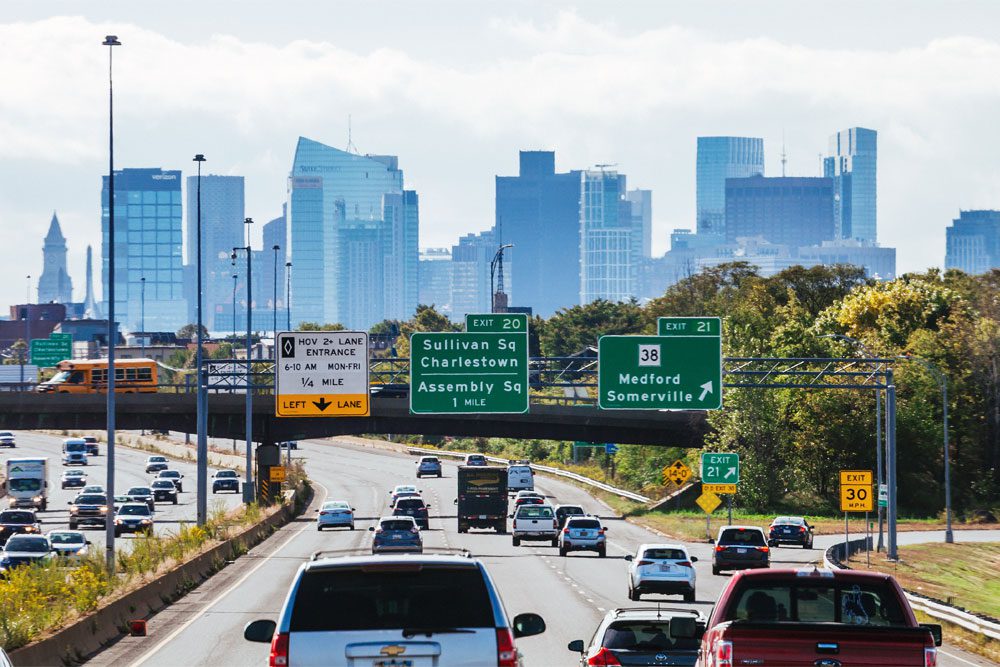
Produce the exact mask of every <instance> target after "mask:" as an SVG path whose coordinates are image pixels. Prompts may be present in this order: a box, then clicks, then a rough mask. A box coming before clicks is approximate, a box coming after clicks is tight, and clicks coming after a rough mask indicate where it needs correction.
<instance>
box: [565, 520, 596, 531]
mask: <svg viewBox="0 0 1000 667" xmlns="http://www.w3.org/2000/svg"><path fill="white" fill-rule="evenodd" d="M566 527H567V528H582V529H584V530H597V529H598V528H600V527H601V522H600V521H597V520H596V519H573V520H572V521H569V522H568V523H567V524H566Z"/></svg>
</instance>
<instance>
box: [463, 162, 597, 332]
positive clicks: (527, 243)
mask: <svg viewBox="0 0 1000 667" xmlns="http://www.w3.org/2000/svg"><path fill="white" fill-rule="evenodd" d="M495 229H496V233H497V238H496V242H497V244H498V245H499V244H501V243H513V244H514V247H513V248H511V249H510V250H507V251H506V252H505V253H504V273H505V275H506V273H507V272H508V271H511V272H512V273H513V274H514V275H515V276H516V278H517V285H516V287H514V288H512V289H511V288H508V289H507V292H508V294H509V295H510V302H509V303H510V304H511V305H514V306H528V307H531V308H532V309H533V311H534V313H535V314H536V315H541V316H542V317H550V316H551V315H553V314H554V313H555V312H556V310H558V309H559V308H566V307H569V306H572V305H574V304H576V303H577V302H578V299H579V296H580V274H579V266H580V172H579V171H571V172H568V173H561V174H557V173H556V171H555V153H554V152H552V151H521V153H520V170H519V172H518V175H517V176H497V177H496V227H495ZM494 252H496V248H494ZM491 257H492V255H491ZM487 278H488V276H487ZM508 287H509V286H508ZM488 304H489V300H487V305H488ZM456 313H457V311H456Z"/></svg>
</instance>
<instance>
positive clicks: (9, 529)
mask: <svg viewBox="0 0 1000 667" xmlns="http://www.w3.org/2000/svg"><path fill="white" fill-rule="evenodd" d="M41 532H42V526H41V523H39V521H38V517H36V516H35V513H34V511H32V510H4V511H2V512H0V544H4V543H6V542H7V540H8V539H9V538H10V537H11V536H12V535H18V534H20V533H29V534H30V533H34V534H36V535H37V534H39V533H41Z"/></svg>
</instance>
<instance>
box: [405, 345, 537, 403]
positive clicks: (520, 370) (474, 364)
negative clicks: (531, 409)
mask: <svg viewBox="0 0 1000 667" xmlns="http://www.w3.org/2000/svg"><path fill="white" fill-rule="evenodd" d="M527 411H528V337H527V336H526V335H525V334H524V333H495V332H475V333H466V332H440V333H439V332H416V333H414V334H412V335H411V336H410V412H413V413H421V414H464V413H479V412H481V413H523V412H527Z"/></svg>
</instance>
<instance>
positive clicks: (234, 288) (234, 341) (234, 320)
mask: <svg viewBox="0 0 1000 667" xmlns="http://www.w3.org/2000/svg"><path fill="white" fill-rule="evenodd" d="M233 264H234V265H235V262H233ZM237 278H239V276H238V275H237V274H235V273H234V274H233V352H232V355H233V359H235V358H236V280H237Z"/></svg>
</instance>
